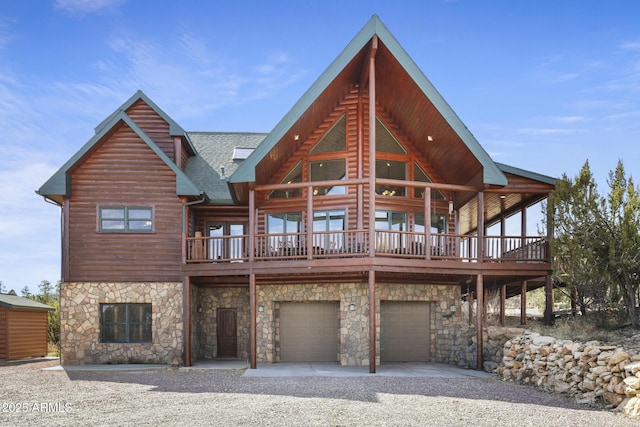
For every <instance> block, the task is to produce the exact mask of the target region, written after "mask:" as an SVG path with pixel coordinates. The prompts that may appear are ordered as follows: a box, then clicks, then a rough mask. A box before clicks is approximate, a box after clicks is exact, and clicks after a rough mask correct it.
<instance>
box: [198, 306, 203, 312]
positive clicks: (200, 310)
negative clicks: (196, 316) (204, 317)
mask: <svg viewBox="0 0 640 427" xmlns="http://www.w3.org/2000/svg"><path fill="white" fill-rule="evenodd" d="M198 313H202V306H201V305H199V306H198Z"/></svg>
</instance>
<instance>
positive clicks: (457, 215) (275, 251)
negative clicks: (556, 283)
mask: <svg viewBox="0 0 640 427" xmlns="http://www.w3.org/2000/svg"><path fill="white" fill-rule="evenodd" d="M334 186H340V187H342V188H343V189H344V191H342V192H341V193H340V195H338V196H318V195H317V194H318V193H319V192H318V191H317V189H318V188H324V189H326V188H331V187H334ZM382 188H403V189H404V190H401V191H399V192H400V193H402V194H405V195H412V196H409V197H394V196H392V195H389V194H387V193H388V192H386V191H384V190H379V189H382ZM369 189H373V191H369ZM282 190H287V191H288V192H291V190H297V191H296V192H295V194H297V195H296V197H293V198H284V199H283V198H277V199H269V197H259V196H257V194H260V192H262V193H263V194H274V192H276V191H280V192H281V193H284V191H282ZM433 190H437V191H438V194H441V195H442V194H444V195H446V199H442V197H441V198H440V199H438V200H432V197H431V193H432V191H433ZM434 194H435V192H434ZM369 195H371V197H369ZM418 195H419V196H418ZM540 198H541V197H540V194H537V195H535V197H531V195H528V196H527V197H525V196H522V195H513V194H511V195H507V196H506V197H505V195H504V193H501V192H497V191H495V190H494V191H492V190H488V191H486V194H485V192H480V191H478V190H477V189H475V188H472V187H469V186H459V185H450V184H449V185H448V184H436V183H430V182H429V183H426V182H410V181H399V180H389V179H376V180H369V179H355V180H340V181H322V182H312V183H294V184H284V185H283V184H278V185H263V186H256V187H255V188H254V189H252V190H251V191H250V201H249V206H248V210H247V211H246V212H247V215H248V218H247V220H248V221H247V220H245V221H247V223H246V226H244V227H243V228H241V229H244V232H238V230H236V232H235V233H230V235H222V236H207V235H206V234H207V233H206V232H205V233H203V232H202V231H198V232H196V233H195V236H190V237H187V236H185V237H184V258H183V261H184V264H185V269H186V270H187V271H197V272H198V274H203V275H206V274H212V275H224V274H242V270H243V269H248V268H252V269H260V268H263V269H264V271H267V270H269V269H271V270H270V271H274V270H273V269H274V268H276V266H277V268H280V269H282V268H284V269H286V270H287V271H289V269H291V271H293V270H294V269H296V271H298V270H299V271H303V270H304V269H305V268H310V267H314V268H318V267H319V266H322V268H325V269H332V270H336V268H338V267H340V266H343V265H344V266H346V265H348V266H349V267H350V268H353V269H356V268H357V267H358V265H362V266H366V265H367V263H381V264H384V265H387V266H390V265H393V263H397V264H402V265H405V266H406V265H410V266H411V268H412V269H414V270H416V269H417V270H420V269H428V268H438V269H442V270H443V271H444V270H447V271H449V272H452V273H454V274H462V273H458V272H455V271H454V270H455V269H458V270H461V271H462V270H464V271H470V270H478V269H487V268H489V269H491V270H492V271H494V272H495V271H499V270H500V271H503V272H504V273H505V274H506V272H509V271H516V270H524V269H528V271H538V270H548V269H549V264H550V259H551V254H550V250H549V244H548V240H547V238H546V237H544V236H531V235H526V233H524V232H523V233H522V234H521V235H511V236H507V235H506V233H505V232H504V231H505V229H506V228H505V227H503V226H502V227H500V228H501V232H500V234H501V235H500V236H493V235H492V236H488V235H485V229H486V227H487V225H490V224H492V223H493V224H496V223H500V221H501V218H502V221H504V211H506V212H514V210H516V209H518V207H521V206H527V204H528V203H530V202H531V200H533V199H536V200H540ZM454 200H456V203H459V205H456V204H455V203H454ZM344 206H349V208H348V209H347V208H344ZM201 209H202V210H201V211H199V212H198V215H213V213H212V212H215V209H216V208H215V207H202V208H201ZM207 209H209V211H207ZM336 210H337V211H339V212H342V214H341V215H342V216H340V219H339V220H338V221H336V220H331V219H330V218H329V217H327V221H326V223H323V222H322V221H318V218H319V217H318V216H317V215H318V213H322V212H329V211H331V212H335V211H336ZM403 210H404V212H403ZM293 211H295V212H297V214H296V215H297V219H296V220H295V221H296V222H294V225H295V226H294V227H293V228H294V232H282V231H283V230H282V229H278V228H277V227H271V226H270V223H269V218H270V217H271V216H273V215H274V212H275V213H277V212H289V213H290V212H293ZM384 212H393V213H394V215H395V214H397V213H405V214H406V213H408V212H410V214H409V216H405V217H404V219H403V220H400V221H396V222H393V220H392V219H391V216H390V217H389V218H390V219H389V222H388V223H385V222H384V221H382V222H381V221H380V218H379V216H378V214H379V213H384ZM198 215H196V216H198ZM275 215H276V216H277V214H275ZM394 218H395V217H394ZM433 218H439V219H440V220H441V221H442V222H441V223H438V224H436V223H434V222H432V219H433ZM461 218H463V221H464V223H465V225H464V226H461V225H460V222H461V221H462V220H461ZM201 219H202V218H201ZM203 222H206V221H200V223H203ZM281 222H287V219H286V218H285V219H284V220H282V219H281ZM523 223H524V220H523ZM398 224H400V226H398ZM477 224H480V227H478V226H477ZM396 227H397V229H396ZM461 229H462V230H463V232H460V231H459V230H461ZM300 230H304V231H300ZM406 230H410V231H406ZM449 230H454V232H450V231H449ZM286 231H291V230H289V229H287V230H286ZM358 259H360V261H358ZM322 260H324V261H322ZM331 260H337V261H331ZM385 260H386V261H385ZM278 262H279V263H278ZM284 262H286V265H284V264H283V263H284ZM242 263H250V265H248V264H242ZM523 264H526V265H528V267H527V266H525V265H523ZM207 265H211V267H207ZM516 265H518V266H516ZM435 266H437V267H435ZM283 271H284V270H283Z"/></svg>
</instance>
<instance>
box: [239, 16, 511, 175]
mask: <svg viewBox="0 0 640 427" xmlns="http://www.w3.org/2000/svg"><path fill="white" fill-rule="evenodd" d="M374 36H377V37H378V39H379V40H380V41H381V42H382V43H383V44H384V45H385V46H386V47H387V49H388V50H389V52H390V53H391V55H392V56H393V57H394V58H395V60H396V61H397V62H398V63H399V64H400V65H401V67H402V68H403V69H404V71H405V72H406V73H407V74H408V75H409V76H410V78H411V79H412V80H413V81H414V82H415V84H416V85H417V87H418V88H419V90H420V91H422V93H423V94H424V95H425V96H426V97H427V98H428V99H429V101H430V102H431V103H432V104H433V105H434V107H435V108H436V109H437V110H438V112H439V114H440V115H441V116H442V118H443V119H444V120H445V121H446V122H447V123H448V125H449V126H450V127H451V128H452V129H453V130H454V132H455V133H456V134H457V135H458V137H459V138H460V140H461V141H462V142H463V143H464V144H465V146H466V147H467V149H468V150H469V152H471V153H472V155H473V156H474V157H475V158H476V160H477V161H478V162H479V164H480V165H481V166H482V181H483V183H484V184H485V185H497V186H504V185H507V178H506V177H505V176H504V174H503V173H502V172H501V170H500V168H499V167H498V166H497V165H496V164H495V163H494V162H493V160H492V159H491V157H490V156H489V155H488V154H487V152H486V151H485V150H484V149H483V148H482V146H481V145H480V143H479V142H478V141H477V140H476V139H475V137H474V136H473V135H472V134H471V132H469V130H468V129H467V127H466V126H465V125H464V123H463V122H462V120H460V118H459V117H458V116H457V115H456V113H455V112H454V111H453V109H452V108H451V107H450V106H449V104H447V102H446V101H445V100H444V98H442V96H441V95H440V93H439V92H438V91H437V90H436V89H435V87H434V86H433V85H432V84H431V82H430V81H429V80H428V79H427V77H426V76H425V75H424V74H423V73H422V71H421V70H420V69H419V68H418V66H417V65H416V64H415V62H413V60H412V59H411V58H410V57H409V55H408V54H407V53H406V51H405V50H404V49H403V48H402V46H400V44H399V43H398V41H397V40H396V39H395V37H394V36H393V35H392V34H391V33H390V32H389V30H388V29H387V28H386V27H385V25H384V24H383V23H382V21H381V20H380V19H379V18H378V17H377V16H376V15H374V16H373V17H372V18H371V19H370V20H369V22H368V23H367V24H366V25H365V26H364V27H363V28H362V30H360V32H359V33H358V34H357V35H356V36H355V37H354V39H353V40H352V41H351V42H350V43H349V44H348V45H347V47H346V48H345V49H344V50H343V51H342V52H341V53H340V54H339V55H338V57H337V58H336V59H335V60H334V61H333V62H332V63H331V64H330V65H329V67H328V68H327V69H326V70H325V71H324V72H323V73H322V74H321V75H320V77H319V78H318V79H317V80H316V81H315V82H314V83H313V84H312V85H311V87H310V88H309V89H308V90H307V91H306V92H305V93H304V95H303V96H302V97H301V98H300V99H299V100H298V102H296V104H295V105H294V106H293V108H291V110H289V112H288V113H287V114H286V115H285V116H284V117H283V118H282V120H280V122H279V123H278V124H277V125H276V126H275V127H274V129H273V130H272V131H271V133H270V134H269V135H268V136H267V137H266V138H265V140H264V141H263V142H262V144H260V146H259V147H258V148H257V149H256V150H255V151H254V152H253V154H252V155H251V156H249V157H248V158H247V160H246V161H245V162H244V163H243V164H242V165H241V166H240V167H239V168H238V170H237V171H236V172H235V173H234V174H233V175H232V176H231V178H230V182H231V183H232V184H233V183H247V182H253V181H255V179H256V166H257V165H258V164H259V163H260V162H261V161H262V160H263V159H264V158H265V157H267V156H268V154H269V153H270V152H271V150H272V149H273V148H274V147H275V146H276V144H278V142H279V141H280V140H281V139H282V138H283V136H284V135H285V134H286V133H287V132H288V131H289V130H290V129H291V128H292V126H294V125H295V124H296V122H297V121H298V120H299V119H300V118H301V117H302V116H303V114H304V113H305V112H306V111H307V110H308V109H309V108H310V107H311V105H312V104H313V103H314V102H315V101H316V99H317V98H318V97H319V96H320V95H321V94H322V93H323V92H324V91H325V90H326V89H327V88H328V87H329V85H330V84H331V83H332V82H333V81H334V80H335V79H336V78H337V77H338V75H339V74H340V73H341V72H342V71H343V70H344V69H345V68H346V67H347V66H348V65H349V63H350V62H351V61H352V60H353V59H354V58H355V57H356V56H357V55H358V54H359V53H360V51H361V50H362V49H363V47H365V45H366V44H367V43H369V42H370V40H371V39H372V38H373V37H374Z"/></svg>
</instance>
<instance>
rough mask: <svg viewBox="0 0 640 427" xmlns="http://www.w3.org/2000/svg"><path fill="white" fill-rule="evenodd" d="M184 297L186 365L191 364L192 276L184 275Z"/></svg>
mask: <svg viewBox="0 0 640 427" xmlns="http://www.w3.org/2000/svg"><path fill="white" fill-rule="evenodd" d="M182 295H183V298H184V303H183V304H184V308H183V310H184V316H183V318H184V329H183V330H184V366H191V362H192V361H191V278H190V277H189V276H184V280H183V282H182Z"/></svg>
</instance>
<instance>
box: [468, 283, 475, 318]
mask: <svg viewBox="0 0 640 427" xmlns="http://www.w3.org/2000/svg"><path fill="white" fill-rule="evenodd" d="M467 294H468V295H469V296H468V297H467V301H468V302H469V325H472V324H473V302H474V300H475V298H474V296H473V292H472V291H468V292H467Z"/></svg>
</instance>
